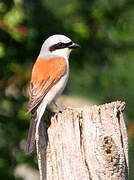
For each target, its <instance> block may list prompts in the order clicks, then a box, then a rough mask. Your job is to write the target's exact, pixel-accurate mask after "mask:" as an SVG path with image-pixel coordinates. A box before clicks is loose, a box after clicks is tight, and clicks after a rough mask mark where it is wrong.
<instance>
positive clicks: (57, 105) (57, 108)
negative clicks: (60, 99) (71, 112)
mask: <svg viewBox="0 0 134 180" xmlns="http://www.w3.org/2000/svg"><path fill="white" fill-rule="evenodd" d="M53 104H54V105H55V107H56V112H57V113H59V112H60V113H61V112H62V111H63V108H62V107H61V106H60V105H59V104H58V103H57V101H56V100H54V101H53Z"/></svg>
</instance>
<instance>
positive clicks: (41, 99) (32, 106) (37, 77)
mask: <svg viewBox="0 0 134 180" xmlns="http://www.w3.org/2000/svg"><path fill="white" fill-rule="evenodd" d="M79 47H80V46H79V44H77V43H74V42H73V41H72V40H71V39H70V38H68V37H67V36H65V35H61V34H55V35H52V36H50V37H48V38H47V39H46V40H45V41H44V43H43V45H42V47H41V50H40V53H39V56H38V57H37V60H36V61H35V64H34V65H33V68H32V72H31V80H30V83H29V87H28V93H29V101H28V106H27V109H28V111H27V112H28V113H31V114H32V119H31V120H30V126H29V132H28V138H27V142H26V148H25V151H26V153H27V154H31V153H32V152H33V148H34V145H35V139H36V137H37V134H38V131H39V125H40V122H41V119H42V116H43V114H44V112H45V110H46V109H47V107H49V105H50V104H55V105H56V107H58V105H57V98H58V97H59V96H60V94H61V93H62V92H63V90H64V88H65V86H66V83H67V81H68V77H69V55H70V53H71V51H72V50H73V49H75V48H79Z"/></svg>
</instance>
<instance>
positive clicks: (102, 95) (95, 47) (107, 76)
mask: <svg viewBox="0 0 134 180" xmlns="http://www.w3.org/2000/svg"><path fill="white" fill-rule="evenodd" d="M57 33H58V34H65V35H67V36H68V37H70V38H72V40H74V41H75V42H77V43H79V44H80V45H81V47H82V48H81V49H79V50H77V51H75V52H73V53H72V54H71V57H70V66H71V73H70V79H69V83H68V85H67V88H66V90H65V92H64V94H66V95H68V96H69V95H72V96H73V95H75V96H76V95H77V96H79V97H82V98H86V99H87V100H89V101H94V102H96V104H100V103H105V102H110V101H115V100H122V101H125V102H126V110H125V114H126V122H127V127H128V136H129V161H130V178H129V179H130V180H133V179H134V1H133V0H118V1H117V0H94V1H93V0H67V1H65V0H46V1H45V0H0V178H1V179H3V180H14V179H19V178H17V177H15V175H14V174H15V173H14V172H15V169H16V167H17V166H18V165H20V164H25V163H26V164H28V165H29V166H31V167H33V168H37V162H36V156H26V155H25V154H24V152H23V146H24V141H25V139H26V136H27V132H28V125H29V117H28V116H27V115H25V112H26V102H27V97H26V93H25V92H26V87H27V82H28V81H29V74H30V70H31V67H32V64H33V63H34V61H35V59H36V57H37V56H38V53H39V51H40V47H41V45H42V43H43V41H44V40H45V39H46V38H47V37H48V36H51V35H53V34H57ZM33 157H34V158H33Z"/></svg>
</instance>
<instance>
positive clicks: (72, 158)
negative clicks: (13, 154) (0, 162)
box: [36, 101, 128, 180]
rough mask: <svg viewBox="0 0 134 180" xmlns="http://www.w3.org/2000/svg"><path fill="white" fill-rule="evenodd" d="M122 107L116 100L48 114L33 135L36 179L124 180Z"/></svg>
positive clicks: (125, 153) (125, 156)
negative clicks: (38, 174) (36, 132)
mask: <svg viewBox="0 0 134 180" xmlns="http://www.w3.org/2000/svg"><path fill="white" fill-rule="evenodd" d="M124 108H125V104H124V103H123V102H120V101H117V102H112V103H109V104H104V105H100V106H91V107H84V108H73V109H71V108H68V109H66V110H64V111H63V112H62V113H59V114H58V115H48V116H47V118H45V119H44V122H42V123H41V126H40V131H39V132H40V134H39V136H38V138H37V139H36V148H37V157H38V165H39V171H40V180H127V179H128V141H127V132H126V127H125V122H124V119H123V110H124Z"/></svg>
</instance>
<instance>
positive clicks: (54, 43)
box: [40, 34, 80, 58]
mask: <svg viewBox="0 0 134 180" xmlns="http://www.w3.org/2000/svg"><path fill="white" fill-rule="evenodd" d="M78 47H80V46H79V45H78V44H76V43H74V42H73V41H72V40H71V39H70V38H68V37H66V36H64V35H59V34H57V35H53V36H50V37H49V38H48V39H46V40H45V42H44V43H43V45H42V48H41V52H40V55H41V56H48V55H56V56H61V57H64V58H68V57H69V55H70V52H71V51H72V49H74V48H78Z"/></svg>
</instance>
